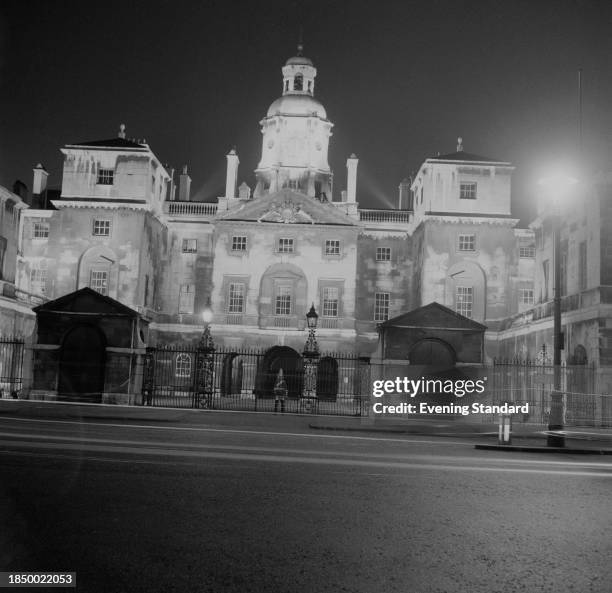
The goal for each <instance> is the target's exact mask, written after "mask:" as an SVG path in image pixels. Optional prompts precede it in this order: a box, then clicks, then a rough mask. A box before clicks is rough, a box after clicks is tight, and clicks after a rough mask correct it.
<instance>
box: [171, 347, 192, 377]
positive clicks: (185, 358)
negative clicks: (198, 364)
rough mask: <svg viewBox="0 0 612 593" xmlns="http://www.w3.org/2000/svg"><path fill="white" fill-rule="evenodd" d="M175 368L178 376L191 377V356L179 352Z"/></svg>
mask: <svg viewBox="0 0 612 593" xmlns="http://www.w3.org/2000/svg"><path fill="white" fill-rule="evenodd" d="M174 369H175V375H176V376H177V377H189V376H190V375H191V356H189V354H185V353H182V354H177V356H176V363H175V367H174Z"/></svg>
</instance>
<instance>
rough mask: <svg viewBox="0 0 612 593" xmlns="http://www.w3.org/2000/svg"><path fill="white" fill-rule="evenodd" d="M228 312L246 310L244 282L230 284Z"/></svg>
mask: <svg viewBox="0 0 612 593" xmlns="http://www.w3.org/2000/svg"><path fill="white" fill-rule="evenodd" d="M227 311H228V313H243V312H244V284H242V283H235V284H234V283H232V284H230V285H229V296H228V308H227Z"/></svg>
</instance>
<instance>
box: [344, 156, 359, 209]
mask: <svg viewBox="0 0 612 593" xmlns="http://www.w3.org/2000/svg"><path fill="white" fill-rule="evenodd" d="M357 163H359V159H358V158H357V157H356V156H355V153H353V154H351V156H350V157H349V158H348V159H346V168H347V176H346V201H347V202H352V203H354V202H356V201H357Z"/></svg>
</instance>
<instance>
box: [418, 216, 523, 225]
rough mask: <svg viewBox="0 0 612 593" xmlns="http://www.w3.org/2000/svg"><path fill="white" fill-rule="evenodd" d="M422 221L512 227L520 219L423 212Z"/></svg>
mask: <svg viewBox="0 0 612 593" xmlns="http://www.w3.org/2000/svg"><path fill="white" fill-rule="evenodd" d="M424 221H432V222H439V223H451V224H494V225H498V226H507V227H514V226H516V225H517V224H518V223H519V221H520V219H518V218H505V217H504V218H502V217H497V216H478V215H470V214H450V215H449V214H425V215H423V217H422V218H421V222H424Z"/></svg>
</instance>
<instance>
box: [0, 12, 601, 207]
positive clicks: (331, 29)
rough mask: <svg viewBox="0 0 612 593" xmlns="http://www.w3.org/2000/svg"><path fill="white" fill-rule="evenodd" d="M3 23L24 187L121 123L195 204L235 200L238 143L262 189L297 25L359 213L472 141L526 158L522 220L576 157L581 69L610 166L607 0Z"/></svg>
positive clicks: (340, 174)
mask: <svg viewBox="0 0 612 593" xmlns="http://www.w3.org/2000/svg"><path fill="white" fill-rule="evenodd" d="M0 18H1V20H0V85H1V86H0V97H1V98H0V101H1V102H2V105H1V109H0V184H3V185H5V186H9V187H11V186H12V183H13V181H14V180H15V179H17V178H20V179H22V180H24V181H25V182H26V183H27V184H28V186H31V176H32V174H31V169H32V167H33V166H34V165H35V164H36V163H37V162H38V161H40V162H42V163H43V164H44V165H45V166H46V168H47V170H48V171H49V172H50V174H51V180H50V181H51V185H55V186H57V185H59V182H60V173H61V154H60V152H59V148H60V147H61V146H62V145H64V144H67V143H71V142H80V141H85V140H95V139H103V138H108V137H112V136H114V135H116V132H117V128H118V125H119V123H122V122H123V123H125V124H126V125H127V135H128V137H135V138H146V140H147V141H148V142H149V144H150V146H151V148H152V149H153V151H154V152H155V154H156V155H157V156H158V157H159V158H160V160H161V161H162V162H164V163H169V164H170V165H171V166H175V167H176V168H178V167H180V166H182V165H183V164H185V163H186V164H188V165H189V170H190V173H191V175H192V178H193V184H192V188H193V194H196V195H197V196H198V198H203V199H207V200H210V199H213V198H214V197H216V196H217V195H220V194H221V193H222V191H223V188H224V178H225V154H226V153H227V151H228V150H229V149H230V148H231V147H232V146H233V145H235V146H236V147H237V150H238V154H239V156H240V160H241V166H240V172H239V181H242V180H246V181H247V183H249V184H250V185H251V186H252V185H253V178H254V176H253V173H252V171H253V169H254V168H255V167H256V165H257V161H258V159H259V156H260V150H261V134H260V132H259V125H258V122H259V121H260V119H261V118H262V117H263V116H264V115H265V113H266V110H267V108H268V106H269V105H270V103H271V102H272V101H273V100H274V99H275V98H276V97H277V96H279V95H280V94H281V72H280V68H281V66H282V65H283V64H284V62H285V60H286V59H287V58H288V57H290V56H291V55H294V54H295V46H296V41H297V38H298V32H299V27H300V23H301V24H302V25H303V29H304V43H305V52H304V53H305V55H307V56H308V57H310V58H311V59H312V60H313V61H314V63H315V66H317V68H318V76H317V83H316V89H315V91H316V96H317V97H318V99H319V100H320V101H322V103H323V105H324V106H325V108H326V109H327V114H328V117H329V119H330V120H331V121H332V122H334V124H335V127H334V136H333V137H332V140H331V147H330V165H331V166H332V169H333V170H334V171H335V190H336V191H338V192H339V190H340V189H343V188H344V187H345V183H346V167H345V162H346V157H347V156H348V155H349V154H350V153H351V152H355V153H356V154H357V156H358V157H359V159H360V162H359V177H358V199H359V201H360V203H361V204H362V206H365V207H377V206H378V207H389V206H391V205H394V204H396V200H397V186H398V184H399V182H400V181H401V179H402V178H403V177H405V176H408V175H409V174H410V172H411V171H415V170H417V169H418V167H419V166H420V164H421V163H422V161H423V160H424V159H425V158H426V157H428V156H433V155H435V154H437V153H438V152H442V153H445V152H452V151H454V150H455V146H456V138H457V136H462V137H463V139H464V146H465V150H466V151H469V152H474V153H476V154H482V155H487V156H491V157H495V158H499V159H504V160H509V161H511V162H513V163H514V164H515V165H516V167H517V172H516V173H515V177H514V195H513V200H514V204H515V212H517V213H518V214H519V215H522V216H525V214H526V212H527V210H526V208H527V206H528V205H529V204H530V202H531V201H532V193H533V186H534V184H535V180H536V179H537V177H538V176H539V175H540V174H541V172H542V171H544V170H545V169H546V167H548V166H549V165H551V164H552V163H554V162H556V161H562V162H564V163H571V162H572V160H574V159H576V158H577V156H578V149H577V147H578V141H577V138H578V133H577V129H578V115H577V114H578V74H577V73H578V69H579V68H583V114H584V116H583V130H584V155H585V156H586V161H587V162H588V169H589V170H592V169H603V168H608V167H609V164H610V161H611V156H612V35H611V31H612V3H611V2H608V1H602V2H595V1H590V2H587V1H574V2H570V1H562V0H551V1H547V0H538V1H533V0H530V1H526V2H522V1H521V2H519V1H516V2H515V1H511V0H506V1H505V2H497V1H484V0H480V1H478V2H458V1H455V2H441V1H440V2H436V1H432V0H430V1H428V2H410V1H407V0H405V1H402V2H385V1H378V2H375V1H373V0H368V1H363V2H362V1H361V0H352V1H347V2H331V1H328V2H317V1H310V2H306V1H303V2H296V1H293V2H291V1H287V2H276V1H272V2H259V1H257V2H256V1H250V2H230V1H225V2H215V1H205V0H203V1H202V0H201V1H199V2H181V1H176V0H175V1H172V2H163V1H155V0H148V1H146V2H145V1H140V0H139V1H133V2H127V1H122V2H115V1H113V0H106V1H104V2H83V1H82V0H80V1H78V2H73V1H45V2H37V1H27V0H25V1H24V0H21V1H19V2H13V1H10V0H9V1H7V0H4V2H2V4H1V5H0ZM569 166H571V165H569Z"/></svg>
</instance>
